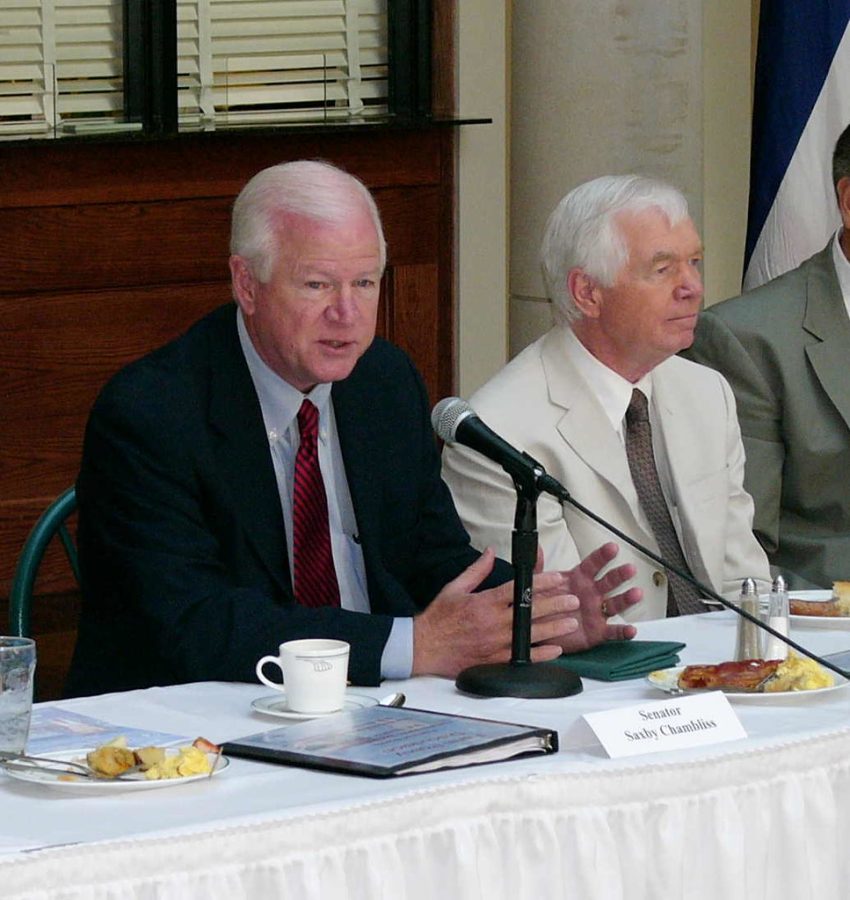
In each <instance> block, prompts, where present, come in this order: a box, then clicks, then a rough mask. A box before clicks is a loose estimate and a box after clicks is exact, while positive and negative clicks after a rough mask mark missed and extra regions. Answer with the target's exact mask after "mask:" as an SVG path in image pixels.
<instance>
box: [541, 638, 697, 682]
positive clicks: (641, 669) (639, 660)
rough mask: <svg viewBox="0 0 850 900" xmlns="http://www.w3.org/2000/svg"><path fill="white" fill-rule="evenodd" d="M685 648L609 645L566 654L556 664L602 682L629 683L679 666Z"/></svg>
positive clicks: (644, 643)
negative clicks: (650, 673) (630, 679)
mask: <svg viewBox="0 0 850 900" xmlns="http://www.w3.org/2000/svg"><path fill="white" fill-rule="evenodd" d="M684 647H685V645H684V644H682V643H679V642H677V641H606V642H605V643H604V644H598V645H597V646H596V647H591V648H590V650H583V651H582V652H581V653H564V654H563V655H562V656H559V657H558V659H557V660H555V662H557V663H559V664H560V665H562V666H563V667H564V668H565V669H570V670H572V671H573V672H575V673H576V674H577V675H585V676H587V677H588V678H596V679H597V680H599V681H625V680H626V679H628V678H640V677H641V676H643V675H647V674H648V673H649V672H654V671H655V670H656V669H669V668H671V667H672V666H675V665H678V663H679V657H678V653H679V651H680V650H682V649H684Z"/></svg>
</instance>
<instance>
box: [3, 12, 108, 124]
mask: <svg viewBox="0 0 850 900" xmlns="http://www.w3.org/2000/svg"><path fill="white" fill-rule="evenodd" d="M122 20H123V0H0V135H3V136H17V137H24V136H42V137H46V136H50V135H51V134H54V133H57V132H61V131H63V130H65V131H75V130H77V129H78V128H83V127H86V126H88V127H103V126H104V125H105V126H107V127H120V124H121V122H122V120H123V106H124V96H123V78H122Z"/></svg>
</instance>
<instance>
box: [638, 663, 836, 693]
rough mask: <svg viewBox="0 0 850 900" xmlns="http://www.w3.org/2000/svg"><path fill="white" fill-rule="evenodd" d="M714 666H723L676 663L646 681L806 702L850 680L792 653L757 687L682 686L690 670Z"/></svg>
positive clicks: (668, 688)
mask: <svg viewBox="0 0 850 900" xmlns="http://www.w3.org/2000/svg"><path fill="white" fill-rule="evenodd" d="M712 668H714V669H719V668H720V666H699V667H697V666H692V667H690V666H677V667H675V668H672V669H661V670H659V671H657V672H650V673H649V675H647V681H648V682H649V683H650V684H651V685H652V686H653V687H655V688H658V689H659V690H662V691H664V692H665V693H668V694H692V693H704V692H705V691H707V690H722V691H723V693H724V694H726V696H727V697H728V698H729V699H730V700H737V701H755V702H758V703H764V702H770V701H788V700H792V701H802V702H806V701H808V700H810V699H811V698H812V697H813V696H815V695H822V694H826V693H829V692H831V691H837V690H840V689H841V688H845V687H847V685H848V684H850V681H848V680H847V679H846V678H843V677H842V676H840V675H836V674H834V673H833V672H831V671H828V670H827V669H824V668H823V666H821V665H819V664H818V663H816V662H815V661H814V660H812V659H808V658H807V657H801V656H797V655H796V654H795V653H791V654H789V656H788V658H787V659H786V660H784V661H783V662H782V663H780V664H779V666H778V668H776V670H775V672H774V673H773V674H771V675H770V676H769V677H767V678H765V680H764V681H763V682H761V683H760V684H758V685H757V686H756V687H755V688H754V689H750V690H741V689H736V688H735V687H734V686H729V687H724V686H722V685H719V684H718V685H712V686H709V687H704V688H703V687H700V688H691V687H686V686H683V683H687V679H686V678H684V677H683V676H685V675H686V672H687V670H689V669H700V670H708V669H712Z"/></svg>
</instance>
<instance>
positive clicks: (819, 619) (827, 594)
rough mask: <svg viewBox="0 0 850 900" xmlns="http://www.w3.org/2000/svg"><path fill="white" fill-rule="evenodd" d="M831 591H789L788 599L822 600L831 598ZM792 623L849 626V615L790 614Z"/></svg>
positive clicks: (830, 626)
mask: <svg viewBox="0 0 850 900" xmlns="http://www.w3.org/2000/svg"><path fill="white" fill-rule="evenodd" d="M834 596H835V595H834V594H833V593H832V591H789V593H788V599H789V600H808V601H809V602H812V601H819V602H823V601H824V600H832V598H833V597H834ZM791 624H792V625H800V626H803V627H804V628H850V616H791Z"/></svg>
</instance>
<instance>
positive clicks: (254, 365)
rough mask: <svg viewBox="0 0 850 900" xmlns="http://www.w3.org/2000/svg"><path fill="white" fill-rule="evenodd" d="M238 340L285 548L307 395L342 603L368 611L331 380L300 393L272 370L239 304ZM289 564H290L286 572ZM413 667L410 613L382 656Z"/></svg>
mask: <svg viewBox="0 0 850 900" xmlns="http://www.w3.org/2000/svg"><path fill="white" fill-rule="evenodd" d="M236 321H237V328H238V331H239V343H240V344H241V346H242V352H243V353H244V355H245V361H246V362H247V364H248V371H249V372H250V373H251V379H252V381H253V382H254V389H255V390H256V392H257V397H258V398H259V401H260V409H261V410H262V413H263V423H264V425H265V428H266V434H267V435H268V439H269V452H270V453H271V458H272V463H273V465H274V473H275V478H276V479H277V487H278V492H279V494H280V506H281V512H282V514H283V524H284V529H285V531H286V549H287V552H288V553H289V559H290V560H291V559H292V491H293V479H294V473H295V456H296V454H297V453H298V445H299V443H300V435H299V432H298V419H297V416H298V410H299V409H300V408H301V403H302V401H303V400H304V398H305V397H307V398H308V399H309V400H310V402H311V403H313V404H314V405H315V406H316V409H318V411H319V468H320V470H321V472H322V479H323V481H324V483H325V493H326V494H327V498H328V524H329V526H330V537H331V552H332V553H333V559H334V568H335V569H336V575H337V581H338V582H339V594H340V603H341V605H342V608H343V609H348V610H352V611H354V612H359V613H364V614H366V615H368V614H369V612H370V610H371V607H370V605H369V591H368V586H367V584H366V565H365V563H364V561H363V549H362V548H361V546H360V538H359V535H358V531H357V519H356V517H355V515H354V504H353V503H352V501H351V491H350V490H349V487H348V478H347V477H346V474H345V465H344V463H343V459H342V451H341V449H340V446H339V436H338V434H337V428H336V418H335V416H334V409H333V403H331V385H330V384H317V385H316V386H315V387H314V388H313V389H312V390H311V391H310V393H309V394H302V393H301V391H299V390H296V389H295V388H294V387H292V385H291V384H289V383H288V382H286V381H284V380H283V379H282V378H281V377H280V376H279V375H277V374H276V373H275V372H273V371H272V370H271V369H270V368H269V367H268V366H267V365H266V364H265V362H264V361H263V360H262V359H261V358H260V355H259V354H258V353H257V350H256V348H255V347H254V344H253V342H252V341H251V338H250V337H249V335H248V331H247V329H246V327H245V322H244V320H243V317H242V310H241V309H240V310H239V311H238V313H237V317H236ZM291 571H292V566H290V572H291ZM412 669H413V619H412V618H406V617H399V618H396V619H394V620H393V627H392V629H391V631H390V635H389V638H388V639H387V643H386V645H385V646H384V652H383V655H382V657H381V674H382V675H383V676H384V678H409V677H410V674H411V671H412Z"/></svg>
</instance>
